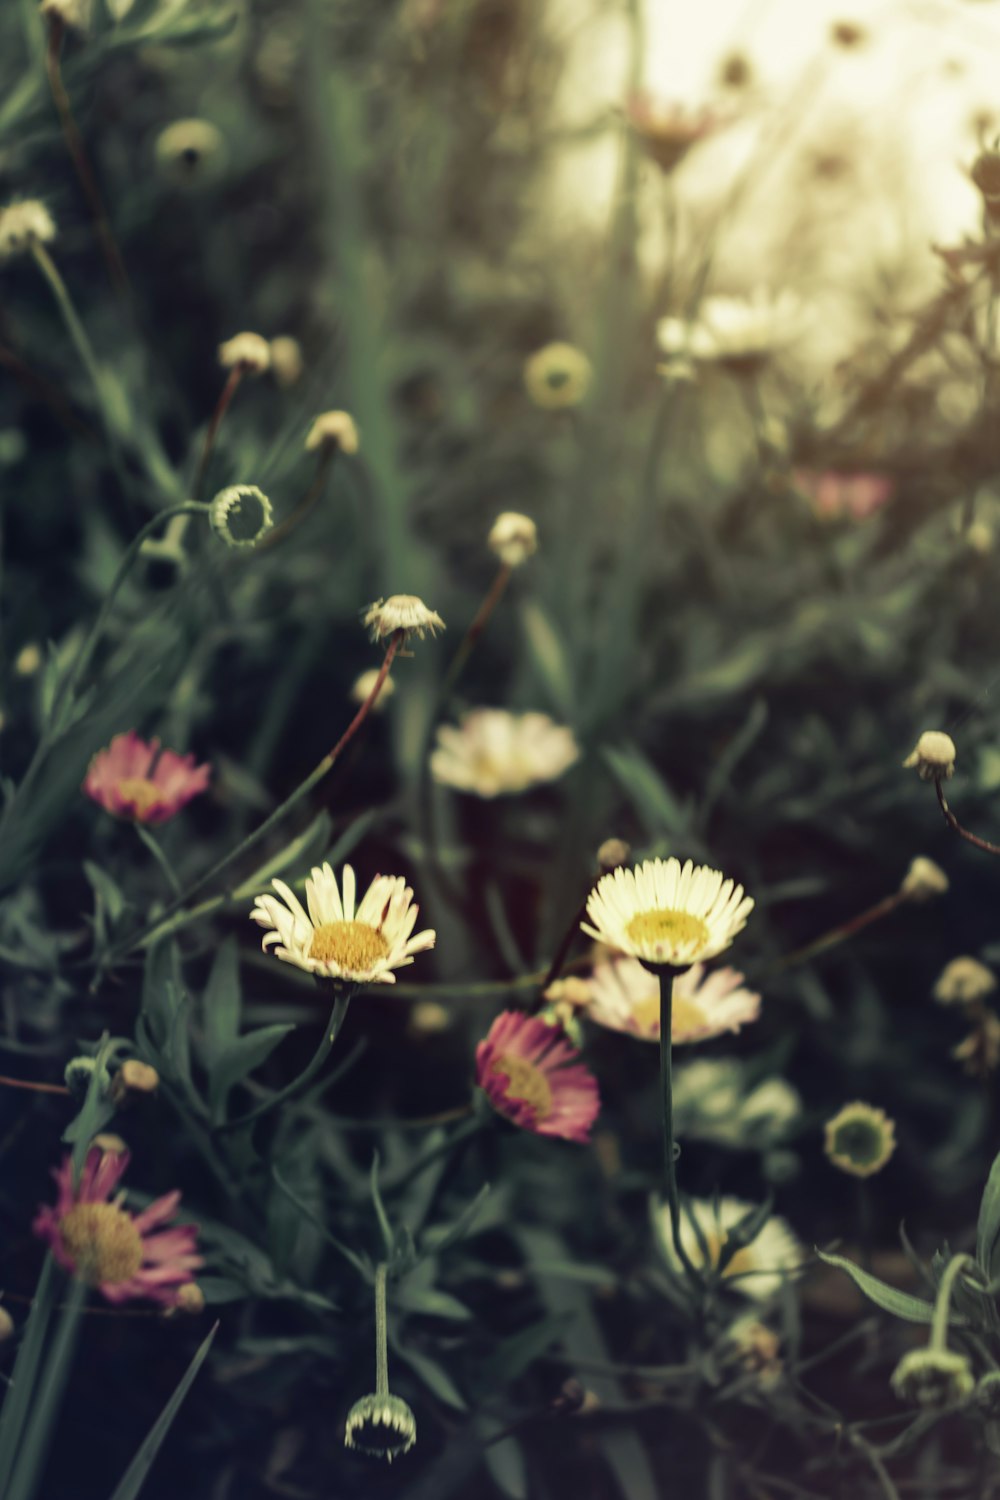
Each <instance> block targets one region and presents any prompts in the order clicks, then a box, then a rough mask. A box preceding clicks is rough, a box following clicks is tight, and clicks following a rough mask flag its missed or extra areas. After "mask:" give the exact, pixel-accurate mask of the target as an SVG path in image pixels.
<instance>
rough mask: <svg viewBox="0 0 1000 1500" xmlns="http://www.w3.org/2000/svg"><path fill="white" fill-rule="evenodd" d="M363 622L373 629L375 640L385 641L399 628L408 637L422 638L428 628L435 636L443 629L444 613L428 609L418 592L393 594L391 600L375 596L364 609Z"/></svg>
mask: <svg viewBox="0 0 1000 1500" xmlns="http://www.w3.org/2000/svg"><path fill="white" fill-rule="evenodd" d="M362 623H363V624H365V625H367V627H368V629H369V630H370V631H371V636H372V640H373V641H384V640H385V638H386V636H389V635H395V633H396V631H397V630H405V631H406V635H407V638H409V637H410V636H411V635H418V636H419V637H420V639H421V640H423V638H424V632H425V631H428V630H429V631H430V633H431V635H434V634H435V633H436V632H437V631H439V630H443V629H444V621H443V620H442V618H441V616H440V615H439V614H438V613H437V611H436V610H433V609H428V608H427V605H426V604H425V603H424V601H423V600H422V599H418V598H417V596H416V594H390V595H389V598H388V599H376V601H375V603H374V604H369V606H368V608H367V609H366V610H365V612H364V615H363V617H362Z"/></svg>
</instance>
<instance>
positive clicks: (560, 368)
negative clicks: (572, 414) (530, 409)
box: [524, 343, 593, 411]
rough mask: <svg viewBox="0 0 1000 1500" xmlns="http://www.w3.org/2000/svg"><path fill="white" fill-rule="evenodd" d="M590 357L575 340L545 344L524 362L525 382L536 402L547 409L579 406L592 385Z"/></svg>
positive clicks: (556, 409)
mask: <svg viewBox="0 0 1000 1500" xmlns="http://www.w3.org/2000/svg"><path fill="white" fill-rule="evenodd" d="M592 373H593V372H592V369H591V364H590V360H589V359H588V358H587V356H586V355H585V354H584V353H583V351H582V350H580V349H577V348H576V347H575V346H574V345H573V344H564V343H555V344H546V345H545V346H544V347H543V348H541V349H536V351H535V353H534V354H532V355H531V356H530V357H529V358H528V359H527V360H526V361H525V365H524V384H525V388H526V389H527V392H528V395H529V396H530V397H531V399H532V401H533V402H534V403H535V405H536V406H541V407H543V408H545V410H547V411H558V410H560V409H561V408H563V407H568V406H579V404H580V402H581V401H582V400H583V398H584V396H586V394H587V391H588V390H589V389H590V378H591V375H592Z"/></svg>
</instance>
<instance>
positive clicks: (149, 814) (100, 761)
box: [83, 729, 212, 823]
mask: <svg viewBox="0 0 1000 1500" xmlns="http://www.w3.org/2000/svg"><path fill="white" fill-rule="evenodd" d="M211 774H212V768H211V766H209V765H207V764H206V765H201V766H198V765H195V759H194V756H193V755H178V754H177V753H176V751H174V750H161V749H160V742H159V740H152V741H150V742H149V743H147V742H146V741H145V740H143V739H140V738H139V736H138V735H137V734H136V732H135V730H134V729H130V730H129V732H128V734H116V735H115V737H114V739H113V740H112V741H111V744H110V745H109V746H108V748H107V749H106V750H99V751H98V752H97V754H96V755H95V756H94V758H93V760H92V761H91V762H90V766H89V769H88V771H87V775H86V779H85V780H84V783H83V790H84V791H85V792H86V793H87V796H88V797H92V798H93V799H94V801H95V802H99V803H100V804H101V806H102V807H103V808H106V809H107V811H108V812H109V813H113V814H114V816H115V817H116V818H129V819H131V820H132V821H133V822H134V823H165V822H166V821H167V819H168V818H172V817H173V816H174V815H175V814H176V813H179V812H180V810H181V808H182V807H184V806H186V805H187V803H188V802H190V801H191V798H192V797H197V796H198V794H199V792H203V791H204V790H205V788H206V787H207V786H208V781H209V777H210V776H211Z"/></svg>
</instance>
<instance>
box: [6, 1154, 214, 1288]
mask: <svg viewBox="0 0 1000 1500" xmlns="http://www.w3.org/2000/svg"><path fill="white" fill-rule="evenodd" d="M128 1163H129V1155H128V1152H127V1151H123V1152H116V1151H102V1150H101V1149H100V1147H97V1146H92V1147H91V1149H90V1150H89V1151H88V1152H87V1160H86V1162H85V1163H84V1167H83V1171H82V1172H81V1174H80V1181H79V1183H78V1185H77V1186H76V1187H75V1188H74V1186H73V1163H72V1157H70V1156H66V1157H64V1159H63V1162H62V1165H61V1166H59V1167H57V1168H56V1170H55V1171H54V1172H53V1173H52V1175H53V1177H54V1178H55V1180H56V1185H57V1187H58V1189H59V1194H58V1197H57V1199H56V1202H55V1204H54V1205H51V1206H50V1205H45V1206H44V1207H42V1208H40V1209H39V1210H38V1214H37V1216H36V1218H35V1222H34V1224H33V1225H32V1229H33V1230H34V1233H35V1234H36V1235H37V1236H38V1238H39V1239H41V1240H44V1241H45V1242H46V1244H47V1245H48V1246H49V1248H50V1250H51V1251H52V1254H53V1256H54V1257H55V1259H56V1260H57V1261H58V1262H59V1264H60V1265H61V1266H62V1267H63V1269H64V1270H66V1271H69V1272H70V1273H71V1274H72V1275H73V1276H76V1277H77V1278H78V1279H79V1280H80V1281H85V1282H86V1283H87V1285H88V1286H93V1287H96V1288H97V1290H98V1291H99V1292H101V1293H102V1295H103V1296H104V1297H106V1298H107V1300H108V1301H109V1302H129V1301H131V1300H132V1299H133V1298H134V1297H148V1298H149V1299H150V1300H151V1301H153V1302H159V1303H160V1304H161V1305H162V1306H163V1307H175V1306H176V1305H177V1304H178V1302H179V1301H181V1300H182V1288H184V1287H186V1286H188V1285H190V1283H191V1282H192V1281H193V1279H194V1277H193V1272H194V1271H196V1270H197V1269H198V1267H199V1266H200V1265H202V1258H201V1256H200V1255H198V1254H197V1250H196V1239H197V1234H198V1231H197V1228H196V1227H195V1225H194V1224H175V1225H173V1226H172V1227H171V1228H166V1227H164V1226H165V1225H166V1224H167V1221H168V1220H169V1219H171V1218H172V1217H173V1215H174V1212H175V1210H176V1208H177V1205H178V1204H179V1203H180V1198H181V1195H180V1193H178V1192H173V1193H166V1194H165V1195H164V1196H163V1197H162V1198H157V1200H156V1202H155V1203H151V1204H150V1205H149V1207H148V1208H146V1209H143V1211H142V1213H140V1214H131V1213H129V1212H128V1210H127V1209H125V1208H123V1207H122V1202H123V1200H124V1197H125V1194H124V1193H119V1194H118V1195H117V1197H116V1198H115V1199H114V1201H113V1202H111V1201H109V1199H110V1198H111V1194H112V1193H113V1192H114V1191H115V1189H116V1188H117V1186H118V1184H119V1182H120V1181H121V1179H122V1177H123V1175H124V1173H125V1169H126V1167H127V1166H128Z"/></svg>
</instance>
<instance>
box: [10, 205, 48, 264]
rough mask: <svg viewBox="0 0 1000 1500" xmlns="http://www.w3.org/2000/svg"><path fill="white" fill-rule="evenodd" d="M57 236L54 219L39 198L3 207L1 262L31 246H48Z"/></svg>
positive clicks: (20, 253)
mask: <svg viewBox="0 0 1000 1500" xmlns="http://www.w3.org/2000/svg"><path fill="white" fill-rule="evenodd" d="M55 237H56V226H55V220H54V219H53V217H52V215H51V214H50V213H49V211H48V209H47V208H46V207H45V204H44V203H39V201H38V199H37V198H27V199H25V200H24V201H23V202H21V203H8V205H7V207H6V208H0V260H9V259H10V258H11V257H12V256H14V255H22V254H23V253H24V252H25V251H26V250H30V249H31V247H32V245H47V244H49V242H50V241H51V240H54V239H55Z"/></svg>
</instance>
